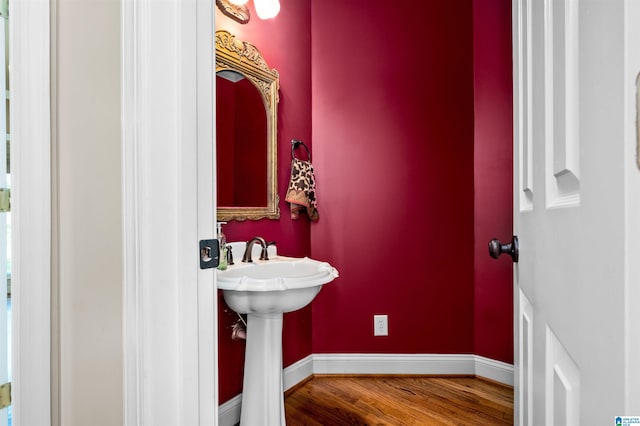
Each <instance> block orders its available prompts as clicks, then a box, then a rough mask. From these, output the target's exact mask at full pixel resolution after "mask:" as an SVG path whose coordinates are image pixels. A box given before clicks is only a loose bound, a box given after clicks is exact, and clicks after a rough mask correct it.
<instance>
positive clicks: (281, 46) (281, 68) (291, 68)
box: [216, 0, 312, 403]
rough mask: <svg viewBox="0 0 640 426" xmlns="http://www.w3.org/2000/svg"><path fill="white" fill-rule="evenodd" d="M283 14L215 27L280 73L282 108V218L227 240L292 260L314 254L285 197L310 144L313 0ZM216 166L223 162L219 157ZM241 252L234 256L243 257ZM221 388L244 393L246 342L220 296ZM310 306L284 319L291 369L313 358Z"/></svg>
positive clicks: (287, 2)
mask: <svg viewBox="0 0 640 426" xmlns="http://www.w3.org/2000/svg"><path fill="white" fill-rule="evenodd" d="M280 4H281V6H282V8H281V11H280V14H279V15H278V16H277V17H276V18H274V19H271V20H267V21H263V20H260V19H258V18H257V15H256V14H255V10H254V9H253V3H252V2H250V3H249V8H250V11H251V14H252V19H251V21H250V22H249V23H248V24H246V25H241V24H238V23H236V22H235V21H232V20H231V19H229V18H227V17H226V16H224V15H222V14H221V13H220V11H219V10H217V8H216V29H218V30H221V29H224V30H227V31H230V32H231V33H232V34H235V35H236V36H237V37H238V38H240V39H241V40H243V41H249V42H251V43H253V44H254V45H256V46H257V47H258V49H259V50H260V52H261V53H262V55H263V56H264V58H265V59H266V61H267V63H268V64H269V66H270V67H271V68H275V69H277V70H278V72H279V74H280V84H281V86H280V103H279V105H278V189H279V195H280V219H279V220H269V219H263V220H258V221H250V220H247V221H244V222H238V221H231V222H229V223H228V224H227V225H226V226H225V234H226V236H227V239H228V241H246V240H249V239H251V238H252V237H254V236H256V235H260V236H263V237H265V238H266V239H267V240H275V241H276V242H277V244H278V251H279V252H280V253H282V254H285V255H289V256H308V255H309V254H310V250H311V243H310V232H309V220H308V219H307V218H306V217H301V218H300V219H299V220H295V221H294V220H291V218H290V216H289V208H288V206H287V204H285V202H284V195H285V192H286V189H287V185H288V183H289V175H290V163H291V143H290V141H291V139H293V138H296V139H302V140H303V141H305V143H307V144H308V145H309V146H311V145H312V141H311V53H310V52H311V33H310V31H309V28H310V26H311V5H310V0H280ZM217 161H218V163H220V162H221V161H224V159H221V158H218V159H217ZM241 256H242V253H235V257H236V259H238V260H239V259H240V258H241ZM219 302H220V304H219V318H218V320H219V341H218V343H219V345H218V348H219V356H218V359H219V374H220V375H219V388H220V397H219V399H220V403H223V402H225V401H227V400H229V399H230V398H232V397H234V396H236V395H237V394H238V393H240V392H241V391H242V370H243V363H244V347H245V345H244V342H243V341H240V342H237V341H233V340H231V337H230V335H231V331H230V329H229V327H230V326H231V324H232V323H233V321H234V319H235V316H234V315H235V314H233V313H232V312H225V310H226V305H224V302H223V299H222V296H221V295H219ZM311 347H312V346H311V307H307V308H305V309H302V310H300V311H297V312H293V313H290V314H286V315H285V320H284V330H283V351H284V353H283V357H284V364H285V366H288V365H290V364H292V363H294V362H296V361H298V360H300V359H302V358H304V357H306V356H308V355H309V354H311Z"/></svg>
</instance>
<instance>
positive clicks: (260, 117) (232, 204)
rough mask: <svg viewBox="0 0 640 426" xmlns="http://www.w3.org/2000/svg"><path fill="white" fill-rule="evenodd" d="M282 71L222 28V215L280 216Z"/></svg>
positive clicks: (218, 63) (219, 91) (218, 145)
mask: <svg viewBox="0 0 640 426" xmlns="http://www.w3.org/2000/svg"><path fill="white" fill-rule="evenodd" d="M279 85H280V80H279V75H278V71H276V70H275V69H270V68H269V66H268V65H267V63H266V61H265V60H264V58H263V57H262V55H261V54H260V52H259V51H258V49H257V48H256V47H255V46H254V45H252V44H250V43H248V42H244V41H240V40H238V39H237V38H236V37H235V36H234V35H233V34H231V33H229V32H228V31H223V30H220V31H216V159H217V160H216V162H217V188H218V189H217V194H216V195H217V200H218V211H217V218H218V220H225V221H226V220H233V219H235V220H245V219H262V218H270V219H277V218H279V217H280V209H279V207H278V187H277V176H278V173H277V159H278V158H277V128H278V111H277V107H278V100H279V96H278V89H279Z"/></svg>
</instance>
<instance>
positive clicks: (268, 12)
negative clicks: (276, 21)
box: [253, 0, 280, 19]
mask: <svg viewBox="0 0 640 426" xmlns="http://www.w3.org/2000/svg"><path fill="white" fill-rule="evenodd" d="M253 5H254V6H255V7H256V13H257V14H258V18H260V19H271V18H275V17H276V15H277V14H278V12H280V1H279V0H253Z"/></svg>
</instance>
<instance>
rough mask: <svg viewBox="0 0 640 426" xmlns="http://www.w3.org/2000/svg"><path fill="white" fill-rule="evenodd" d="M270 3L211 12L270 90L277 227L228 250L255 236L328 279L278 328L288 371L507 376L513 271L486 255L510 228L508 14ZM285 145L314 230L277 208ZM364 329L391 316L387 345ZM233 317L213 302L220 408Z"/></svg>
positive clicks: (461, 0)
mask: <svg viewBox="0 0 640 426" xmlns="http://www.w3.org/2000/svg"><path fill="white" fill-rule="evenodd" d="M281 3H282V9H281V13H280V15H279V16H278V17H277V18H276V19H275V20H272V21H261V20H259V19H257V18H255V14H254V18H253V19H252V21H251V22H250V23H249V24H248V25H239V24H236V23H234V22H233V21H231V20H229V19H228V18H226V17H224V16H223V15H221V14H220V13H219V12H216V13H217V15H216V24H217V26H218V29H227V30H229V31H231V32H232V33H234V34H236V35H238V36H239V37H240V38H241V39H243V40H249V41H252V42H253V43H254V44H256V45H257V46H258V47H259V48H260V50H261V51H262V53H263V55H264V56H265V58H266V59H267V62H268V63H269V64H270V65H271V66H272V67H274V68H277V69H278V71H279V72H280V76H281V83H282V86H281V90H280V96H281V98H280V99H281V100H280V104H279V108H278V110H279V117H280V118H279V128H278V132H279V146H278V149H279V156H278V157H279V160H278V167H279V173H278V175H279V178H278V186H279V189H280V198H281V203H280V209H281V219H280V220H276V221H271V220H261V221H255V222H253V221H246V222H231V223H229V224H228V225H227V226H226V228H225V229H226V234H227V237H228V239H229V240H230V241H236V240H247V239H249V238H251V237H253V236H255V235H262V236H265V238H268V239H275V240H277V241H278V246H279V250H280V252H281V253H283V254H288V255H293V256H303V255H309V254H312V255H313V257H315V258H318V259H322V260H328V261H329V262H331V263H332V264H334V265H335V266H336V267H337V268H338V269H339V271H340V278H338V279H337V280H335V281H334V282H333V283H331V284H329V285H327V286H325V287H324V288H323V290H322V291H321V292H320V294H319V295H318V297H317V298H316V300H315V301H314V302H313V304H312V307H311V308H306V309H303V310H301V311H298V312H296V313H293V314H287V315H286V316H285V325H284V328H285V330H284V339H283V340H284V342H283V345H284V363H285V366H287V365H290V364H291V363H293V362H295V361H298V360H300V359H302V358H304V357H305V356H307V355H308V354H310V353H312V352H313V353H477V354H479V355H483V356H487V357H489V358H493V359H498V360H502V361H506V362H512V360H513V351H512V336H511V315H512V311H511V303H512V302H511V285H512V284H511V264H510V263H509V262H508V261H507V260H506V259H500V260H498V261H494V260H492V259H489V257H488V255H487V254H486V253H487V249H486V244H487V241H488V240H489V239H490V238H493V237H499V238H501V239H508V238H509V236H510V235H511V229H512V222H511V202H512V201H511V200H512V195H511V68H510V67H511V64H510V57H511V50H510V49H511V47H510V40H511V35H510V7H509V3H510V2H509V1H508V0H451V1H446V2H443V1H439V0H427V1H424V2H416V3H417V4H415V5H411V7H394V6H393V5H391V4H390V3H389V2H383V1H382V0H371V1H369V2H368V3H367V6H366V9H365V8H363V6H362V5H361V4H358V2H344V1H339V0H304V1H302V0H281ZM250 7H251V9H252V11H253V8H252V6H251V5H250ZM338 11H339V12H338ZM311 17H313V19H312V18H311ZM309 28H311V30H309ZM311 77H313V78H311ZM474 108H475V112H474ZM474 114H475V118H474ZM312 122H313V126H312ZM312 129H313V130H312ZM311 136H313V140H312V138H311ZM291 138H300V139H303V140H304V141H305V143H307V144H308V145H310V146H311V148H312V151H313V163H314V166H315V168H316V178H317V183H318V188H317V190H318V201H319V211H320V221H319V222H318V223H314V224H312V225H309V222H308V220H307V219H306V218H304V217H303V218H302V219H301V220H298V221H292V220H291V219H290V218H289V211H288V207H287V205H286V204H285V203H284V202H283V201H282V200H283V198H284V191H286V186H287V183H288V178H289V175H288V174H289V162H290V143H289V141H290V139H291ZM474 138H475V139H476V140H475V147H474ZM219 161H220V159H219ZM474 191H475V192H474ZM239 255H241V254H236V258H238V257H239ZM220 301H222V298H221V297H220ZM373 314H388V315H389V332H390V336H389V337H373V330H372V328H373V319H372V317H373ZM234 318H235V317H234V315H233V314H232V313H229V312H225V306H224V304H223V303H221V305H220V318H219V322H220V341H219V351H220V355H219V358H220V402H225V401H227V400H228V399H230V398H231V397H233V396H235V395H236V394H238V393H239V392H241V390H242V363H243V361H244V342H234V341H232V340H231V339H230V337H229V336H230V330H229V329H228V327H229V326H230V324H231V323H232V322H233V320H234ZM312 321H313V328H312V327H311V323H312ZM312 333H313V334H312Z"/></svg>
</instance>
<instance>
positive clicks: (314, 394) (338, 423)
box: [285, 376, 513, 426]
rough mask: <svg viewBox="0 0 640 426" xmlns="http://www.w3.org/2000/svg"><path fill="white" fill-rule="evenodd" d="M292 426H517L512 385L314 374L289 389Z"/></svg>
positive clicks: (472, 380) (470, 379) (464, 379)
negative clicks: (514, 422) (307, 379)
mask: <svg viewBox="0 0 640 426" xmlns="http://www.w3.org/2000/svg"><path fill="white" fill-rule="evenodd" d="M285 411H286V419H287V425H288V426H299V425H305V426H320V425H321V426H333V425H335V426H356V425H398V426H400V425H402V426H408V425H473V426H480V425H482V426H484V425H513V388H511V387H508V386H505V385H501V384H498V383H494V382H490V381H487V380H483V379H477V378H473V377H446V378H445V377H424V376H422V377H414V376H393V377H386V376H356V377H350V376H314V377H313V379H311V380H310V381H308V382H306V383H304V384H302V385H300V386H299V387H297V388H294V389H291V390H289V391H288V392H287V394H286V398H285Z"/></svg>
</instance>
